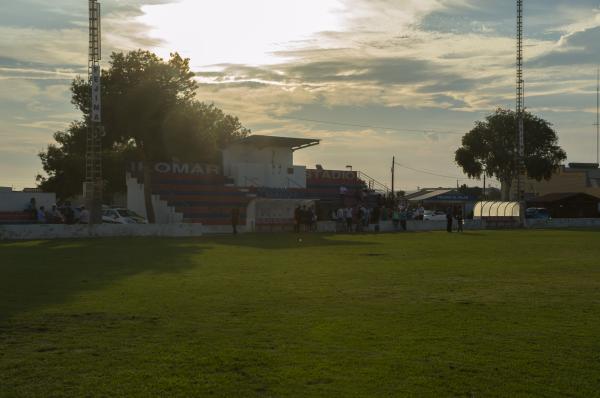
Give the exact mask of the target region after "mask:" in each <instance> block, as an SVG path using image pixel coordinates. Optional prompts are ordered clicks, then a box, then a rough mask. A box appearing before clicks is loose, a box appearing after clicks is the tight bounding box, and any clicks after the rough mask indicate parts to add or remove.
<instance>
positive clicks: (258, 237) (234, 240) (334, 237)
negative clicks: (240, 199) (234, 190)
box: [202, 232, 377, 250]
mask: <svg viewBox="0 0 600 398" xmlns="http://www.w3.org/2000/svg"><path fill="white" fill-rule="evenodd" d="M368 236H371V237H372V236H375V235H374V234H370V235H367V234H364V235H361V234H355V235H353V234H326V233H301V234H295V233H290V232H282V233H268V234H243V235H237V236H233V235H226V236H225V235H221V236H208V237H204V238H202V241H203V242H207V243H213V244H218V245H227V246H238V247H247V248H255V249H262V250H286V249H296V248H298V249H300V248H314V247H341V246H372V245H377V243H375V242H367V241H364V240H361V239H362V238H364V237H368Z"/></svg>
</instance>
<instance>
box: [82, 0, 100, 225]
mask: <svg viewBox="0 0 600 398" xmlns="http://www.w3.org/2000/svg"><path fill="white" fill-rule="evenodd" d="M88 6H89V43H88V44H89V58H88V80H89V83H90V99H91V101H90V104H91V111H90V116H89V119H88V131H87V135H86V153H85V184H84V190H83V193H84V196H85V200H86V204H87V207H88V209H89V212H90V224H99V223H101V222H102V184H103V180H102V136H103V135H104V130H103V128H102V125H101V123H102V98H101V97H102V91H101V81H100V79H101V69H100V60H101V59H102V45H101V19H100V18H101V17H100V3H98V2H97V0H88Z"/></svg>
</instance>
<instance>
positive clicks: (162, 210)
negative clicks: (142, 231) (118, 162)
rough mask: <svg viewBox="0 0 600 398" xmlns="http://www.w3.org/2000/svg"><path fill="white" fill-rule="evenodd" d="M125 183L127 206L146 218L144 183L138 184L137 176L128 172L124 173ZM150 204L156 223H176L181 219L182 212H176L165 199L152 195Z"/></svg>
mask: <svg viewBox="0 0 600 398" xmlns="http://www.w3.org/2000/svg"><path fill="white" fill-rule="evenodd" d="M126 183H127V208H128V209H129V210H133V211H135V212H136V213H138V214H139V215H141V216H144V217H146V218H148V215H147V212H146V201H145V199H144V184H140V183H139V182H138V180H137V178H134V177H132V176H131V174H130V173H127V175H126ZM152 204H153V206H154V215H155V216H156V223H157V224H178V223H181V222H182V221H183V214H181V213H177V212H176V211H175V209H174V208H173V207H171V206H169V205H168V203H167V202H166V201H164V200H161V199H160V196H158V195H152Z"/></svg>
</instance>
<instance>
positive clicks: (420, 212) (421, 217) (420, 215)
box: [417, 203, 425, 221]
mask: <svg viewBox="0 0 600 398" xmlns="http://www.w3.org/2000/svg"><path fill="white" fill-rule="evenodd" d="M424 219H425V208H424V207H423V204H422V203H421V204H420V205H419V207H418V208H417V220H419V221H423V220H424Z"/></svg>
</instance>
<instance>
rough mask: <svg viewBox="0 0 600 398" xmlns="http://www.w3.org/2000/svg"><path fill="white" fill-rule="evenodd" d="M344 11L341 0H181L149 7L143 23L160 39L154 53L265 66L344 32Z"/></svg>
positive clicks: (204, 62)
mask: <svg viewBox="0 0 600 398" xmlns="http://www.w3.org/2000/svg"><path fill="white" fill-rule="evenodd" d="M343 10H344V6H343V4H342V2H341V1H340V0H303V1H297V0H253V1H247V0H220V1H216V2H212V1H198V0H181V1H180V2H177V3H171V4H161V5H148V6H145V7H143V12H144V15H143V16H141V17H140V18H139V19H140V22H142V23H144V24H146V25H147V26H149V28H150V35H151V36H152V37H153V38H157V39H160V40H161V41H162V44H161V45H160V47H159V48H156V49H154V50H155V51H157V52H158V53H160V54H161V55H164V56H166V55H168V53H169V52H171V51H179V52H180V53H181V54H184V55H185V56H187V57H190V58H192V61H193V62H194V65H195V66H200V65H215V64H247V65H262V64H272V63H276V62H279V61H281V60H282V58H281V57H280V56H277V55H276V54H274V53H275V52H277V51H282V50H287V49H290V48H293V47H297V46H298V45H299V44H300V43H301V42H302V41H305V40H309V39H311V38H314V37H315V34H316V33H318V32H323V31H337V30H340V29H341V28H342V17H341V15H343V12H341V11H343Z"/></svg>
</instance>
